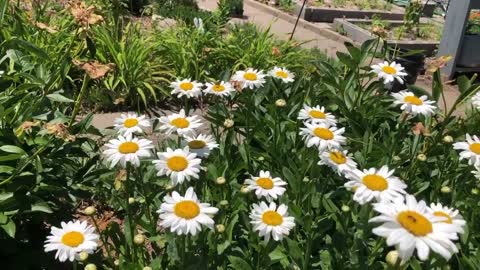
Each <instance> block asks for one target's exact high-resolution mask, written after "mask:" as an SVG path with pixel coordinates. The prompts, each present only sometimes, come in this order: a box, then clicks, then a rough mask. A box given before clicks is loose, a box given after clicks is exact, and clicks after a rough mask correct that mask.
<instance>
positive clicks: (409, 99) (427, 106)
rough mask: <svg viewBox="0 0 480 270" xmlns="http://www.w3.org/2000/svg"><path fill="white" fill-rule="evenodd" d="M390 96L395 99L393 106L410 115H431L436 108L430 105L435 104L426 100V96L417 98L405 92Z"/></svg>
mask: <svg viewBox="0 0 480 270" xmlns="http://www.w3.org/2000/svg"><path fill="white" fill-rule="evenodd" d="M392 96H393V97H394V98H395V101H394V102H393V104H395V105H401V107H400V109H401V110H403V111H405V112H407V113H410V114H412V115H417V114H423V115H426V116H428V115H431V114H433V113H434V110H435V109H436V108H437V107H435V106H434V105H432V104H434V103H435V102H434V101H431V100H428V99H427V96H421V97H417V96H415V94H413V93H412V92H409V91H407V90H404V91H400V92H398V93H393V94H392Z"/></svg>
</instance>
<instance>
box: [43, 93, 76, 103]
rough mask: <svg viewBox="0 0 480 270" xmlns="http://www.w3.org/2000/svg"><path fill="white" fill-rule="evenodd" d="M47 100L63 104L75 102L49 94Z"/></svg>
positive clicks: (55, 94) (56, 94)
mask: <svg viewBox="0 0 480 270" xmlns="http://www.w3.org/2000/svg"><path fill="white" fill-rule="evenodd" d="M47 98H48V99H50V100H51V101H56V102H63V103H71V102H74V101H73V100H71V99H69V98H66V97H64V96H62V95H60V94H58V93H53V94H49V95H47Z"/></svg>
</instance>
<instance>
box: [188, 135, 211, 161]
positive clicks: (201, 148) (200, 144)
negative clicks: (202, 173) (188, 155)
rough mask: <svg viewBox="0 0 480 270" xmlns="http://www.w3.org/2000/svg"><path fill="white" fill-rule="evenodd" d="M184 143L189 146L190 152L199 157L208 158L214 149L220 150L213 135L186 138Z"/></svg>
mask: <svg viewBox="0 0 480 270" xmlns="http://www.w3.org/2000/svg"><path fill="white" fill-rule="evenodd" d="M184 143H185V144H186V145H187V146H188V148H189V149H190V152H192V153H195V154H197V156H199V157H208V155H209V154H210V152H211V151H212V150H213V149H215V148H218V144H217V143H216V142H215V139H214V138H213V136H212V135H203V134H200V135H198V136H192V137H190V136H185V142H184Z"/></svg>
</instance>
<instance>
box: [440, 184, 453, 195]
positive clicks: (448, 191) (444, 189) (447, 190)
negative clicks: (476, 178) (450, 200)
mask: <svg viewBox="0 0 480 270" xmlns="http://www.w3.org/2000/svg"><path fill="white" fill-rule="evenodd" d="M440 192H442V193H443V194H448V193H450V192H452V189H451V188H450V187H447V186H445V187H442V188H441V189H440Z"/></svg>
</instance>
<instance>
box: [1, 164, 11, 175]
mask: <svg viewBox="0 0 480 270" xmlns="http://www.w3.org/2000/svg"><path fill="white" fill-rule="evenodd" d="M13 170H15V168H14V167H11V166H5V165H0V173H11V172H13Z"/></svg>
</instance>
